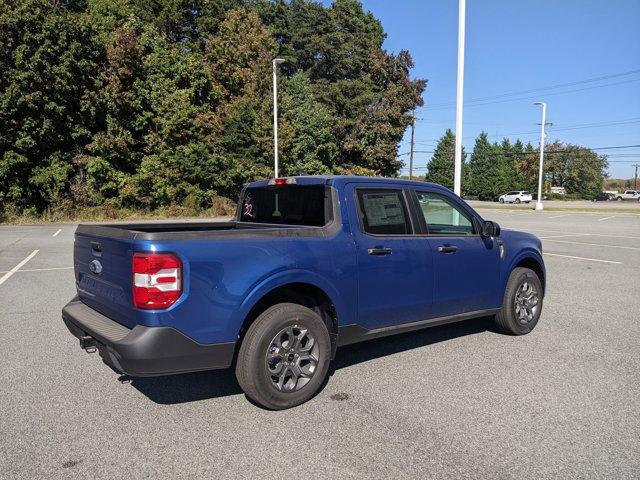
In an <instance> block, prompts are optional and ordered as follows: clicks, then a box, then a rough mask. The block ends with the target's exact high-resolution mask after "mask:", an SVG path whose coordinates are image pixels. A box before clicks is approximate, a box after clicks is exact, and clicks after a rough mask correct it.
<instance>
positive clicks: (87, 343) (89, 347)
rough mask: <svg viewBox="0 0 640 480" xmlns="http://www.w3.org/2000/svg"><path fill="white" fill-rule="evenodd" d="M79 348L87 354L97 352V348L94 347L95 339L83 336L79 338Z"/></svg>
mask: <svg viewBox="0 0 640 480" xmlns="http://www.w3.org/2000/svg"><path fill="white" fill-rule="evenodd" d="M79 340H80V348H82V349H83V350H84V351H85V352H87V353H96V351H97V350H98V346H97V345H96V339H95V338H93V337H90V336H88V335H85V336H83V337H80V339H79Z"/></svg>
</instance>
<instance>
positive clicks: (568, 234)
mask: <svg viewBox="0 0 640 480" xmlns="http://www.w3.org/2000/svg"><path fill="white" fill-rule="evenodd" d="M584 235H585V234H584V233H567V234H566V235H547V236H546V237H538V238H539V239H541V240H544V239H545V238H566V237H582V236H584Z"/></svg>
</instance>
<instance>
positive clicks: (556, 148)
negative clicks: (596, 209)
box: [545, 141, 608, 198]
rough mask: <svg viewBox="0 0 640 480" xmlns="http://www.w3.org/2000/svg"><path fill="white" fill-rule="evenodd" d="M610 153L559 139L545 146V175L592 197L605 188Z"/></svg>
mask: <svg viewBox="0 0 640 480" xmlns="http://www.w3.org/2000/svg"><path fill="white" fill-rule="evenodd" d="M607 167H608V162H607V157H606V156H604V155H598V154H597V153H596V152H594V151H593V150H590V149H589V148H585V147H580V146H578V145H571V144H565V143H561V142H559V141H555V142H553V143H551V144H549V145H547V146H545V178H546V179H547V181H549V182H550V183H551V185H552V186H554V187H565V189H566V191H567V193H569V194H573V195H579V196H580V197H582V198H592V197H594V196H595V195H597V194H598V193H599V192H601V191H602V185H603V183H604V180H605V178H606V172H607Z"/></svg>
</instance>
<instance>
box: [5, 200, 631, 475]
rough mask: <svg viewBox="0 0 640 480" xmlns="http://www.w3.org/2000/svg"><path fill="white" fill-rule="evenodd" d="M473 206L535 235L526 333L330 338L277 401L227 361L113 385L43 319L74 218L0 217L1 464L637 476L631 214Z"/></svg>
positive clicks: (137, 471)
mask: <svg viewBox="0 0 640 480" xmlns="http://www.w3.org/2000/svg"><path fill="white" fill-rule="evenodd" d="M482 213H483V214H484V215H485V216H486V217H487V218H491V219H494V220H496V221H498V222H499V223H500V224H501V225H502V226H503V228H506V227H512V228H518V229H524V230H530V231H533V232H535V233H537V234H538V235H539V236H541V237H543V242H544V248H545V252H546V254H547V256H546V262H547V268H548V274H549V290H548V295H547V297H546V299H545V307H544V311H543V315H542V318H541V321H540V323H539V325H538V327H537V328H536V329H535V331H534V332H533V333H532V334H530V335H527V336H525V337H519V338H515V337H509V336H504V335H500V334H498V333H494V332H493V331H492V330H491V323H490V322H489V321H486V320H479V321H471V322H467V323H462V324H457V325H450V326H445V327H438V328H434V329H431V330H426V331H423V332H417V333H411V334H407V335H402V336H398V337H392V338H388V339H383V340H378V341H374V342H370V343H366V344H361V345H357V346H353V347H347V348H343V349H341V350H340V351H339V353H338V359H337V361H336V368H335V372H334V373H333V375H332V377H331V378H330V380H329V382H328V384H327V386H326V388H325V389H324V390H323V391H322V392H321V393H320V395H319V396H318V397H316V398H315V399H314V400H312V401H311V402H309V403H307V404H305V405H303V406H301V407H298V408H296V409H294V410H290V411H284V412H268V411H265V410H261V409H259V408H257V407H255V406H254V405H252V404H251V403H250V402H249V401H247V399H246V398H245V397H244V395H243V394H242V393H241V392H240V390H239V388H238V386H237V384H236V382H235V379H234V377H233V374H232V373H231V372H229V371H221V372H213V373H198V374H190V375H180V376H175V377H164V378H156V379H139V380H134V381H133V382H132V383H121V382H120V381H118V376H117V375H116V374H114V373H113V372H112V371H111V370H110V369H108V368H107V367H106V366H105V365H104V364H102V362H101V361H100V359H99V357H98V356H97V355H88V354H86V353H84V352H82V351H81V350H80V349H79V347H78V345H77V341H76V340H75V339H73V338H72V337H71V335H70V334H68V332H67V331H66V329H65V327H64V325H63V324H62V321H61V320H60V309H61V308H62V306H63V305H64V304H65V303H66V302H67V301H68V300H69V299H70V298H71V297H72V296H73V295H74V287H73V272H72V270H71V269H70V268H69V267H70V266H71V264H72V242H73V230H74V227H73V226H70V225H51V226H38V227H31V226H22V227H0V272H2V273H0V279H2V278H4V281H2V280H0V282H2V283H1V284H0V302H1V303H0V353H1V358H0V405H1V408H0V478H3V479H4V478H7V479H9V478H11V479H13V478H24V479H33V478H48V479H50V478H92V479H100V478H105V479H113V478H127V479H133V478H185V479H187V478H188V479H192V478H228V479H229V478H242V479H247V478H261V477H262V478H281V477H286V478H290V479H297V478H322V477H325V478H398V477H401V476H402V477H407V478H474V479H476V478H518V479H521V478H535V479H538V478H616V479H622V478H637V477H638V472H640V441H639V438H640V437H639V435H638V432H639V431H640V373H639V372H640V355H639V353H640V347H639V345H640V329H638V315H639V313H640V295H639V294H640V288H639V287H638V285H639V283H640V218H638V217H620V216H615V217H612V216H611V215H606V214H602V215H586V214H576V215H561V214H559V213H557V212H556V213H550V212H549V213H540V212H537V213H534V212H496V211H483V212H482ZM609 217H612V218H609ZM59 229H61V231H60V233H58V234H57V236H54V234H55V233H56V232H57V231H58V230H59ZM35 250H38V252H37V253H36V254H35V255H34V256H33V257H32V258H31V259H30V260H29V261H28V262H27V263H25V264H24V265H23V266H22V267H21V268H20V270H18V271H17V273H15V274H12V275H10V276H8V277H7V275H8V273H7V272H8V271H10V270H12V269H13V268H14V267H16V266H17V265H18V264H20V263H21V262H22V261H23V260H24V259H26V258H27V257H29V256H30V255H31V254H32V253H33V252H34V251H35ZM575 257H579V258H575Z"/></svg>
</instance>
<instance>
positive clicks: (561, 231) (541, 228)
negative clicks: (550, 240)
mask: <svg viewBox="0 0 640 480" xmlns="http://www.w3.org/2000/svg"><path fill="white" fill-rule="evenodd" d="M530 230H531V231H532V232H533V231H534V230H544V232H541V233H540V235H544V234H545V233H547V232H549V233H567V232H566V230H550V229H548V228H543V227H540V228H531V229H530ZM574 235H586V236H594V237H610V238H631V239H634V240H635V239H638V240H640V236H634V235H607V234H606V233H577V232H576V233H575V234H574Z"/></svg>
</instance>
